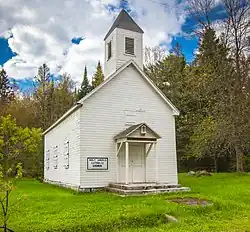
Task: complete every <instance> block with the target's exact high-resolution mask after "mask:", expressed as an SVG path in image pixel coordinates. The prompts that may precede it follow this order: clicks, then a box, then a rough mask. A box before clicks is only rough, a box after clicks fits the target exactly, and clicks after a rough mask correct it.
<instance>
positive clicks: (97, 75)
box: [92, 61, 104, 89]
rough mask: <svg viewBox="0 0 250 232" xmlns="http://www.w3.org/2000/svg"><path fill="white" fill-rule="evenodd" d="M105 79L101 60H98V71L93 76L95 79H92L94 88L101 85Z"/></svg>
mask: <svg viewBox="0 0 250 232" xmlns="http://www.w3.org/2000/svg"><path fill="white" fill-rule="evenodd" d="M103 81H104V74H103V71H102V66H101V63H100V61H99V62H98V65H97V68H96V72H95V74H94V76H93V80H92V88H93V89H94V88H96V87H97V86H98V85H100V84H101V83H102V82H103Z"/></svg>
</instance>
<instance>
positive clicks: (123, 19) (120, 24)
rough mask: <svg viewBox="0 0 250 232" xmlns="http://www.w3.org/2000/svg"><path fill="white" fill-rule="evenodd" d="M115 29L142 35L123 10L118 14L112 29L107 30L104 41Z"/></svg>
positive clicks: (140, 30)
mask: <svg viewBox="0 0 250 232" xmlns="http://www.w3.org/2000/svg"><path fill="white" fill-rule="evenodd" d="M115 28H122V29H126V30H129V31H135V32H139V33H143V30H142V29H141V28H140V27H139V26H138V25H137V24H136V22H135V21H134V20H133V19H132V18H131V16H130V15H129V14H128V13H127V11H125V10H124V9H122V10H121V12H120V14H119V15H118V17H117V18H116V20H115V22H114V23H113V25H112V27H111V28H110V29H109V31H108V33H107V35H106V36H105V38H104V40H106V39H107V38H108V36H109V35H110V34H111V33H112V31H113V30H114V29H115Z"/></svg>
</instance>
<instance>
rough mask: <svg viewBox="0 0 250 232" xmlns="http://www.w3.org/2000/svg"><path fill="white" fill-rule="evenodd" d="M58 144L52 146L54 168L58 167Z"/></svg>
mask: <svg viewBox="0 0 250 232" xmlns="http://www.w3.org/2000/svg"><path fill="white" fill-rule="evenodd" d="M58 149H59V148H58V146H55V147H54V154H53V161H54V162H53V167H54V169H58Z"/></svg>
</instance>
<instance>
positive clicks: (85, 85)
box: [77, 66, 91, 100]
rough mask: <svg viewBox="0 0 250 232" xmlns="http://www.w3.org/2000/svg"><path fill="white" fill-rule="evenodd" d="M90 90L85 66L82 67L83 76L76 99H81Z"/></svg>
mask: <svg viewBox="0 0 250 232" xmlns="http://www.w3.org/2000/svg"><path fill="white" fill-rule="evenodd" d="M90 91H91V86H90V84H89V80H88V75H87V67H86V66H85V68H84V76H83V81H82V84H81V88H80V89H79V91H78V96H77V98H78V100H80V99H82V98H83V97H84V96H86V95H87V94H88V93H89V92H90Z"/></svg>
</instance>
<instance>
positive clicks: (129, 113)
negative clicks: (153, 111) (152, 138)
mask: <svg viewBox="0 0 250 232" xmlns="http://www.w3.org/2000/svg"><path fill="white" fill-rule="evenodd" d="M124 115H125V126H132V125H135V124H136V119H137V112H136V111H135V110H124Z"/></svg>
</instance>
